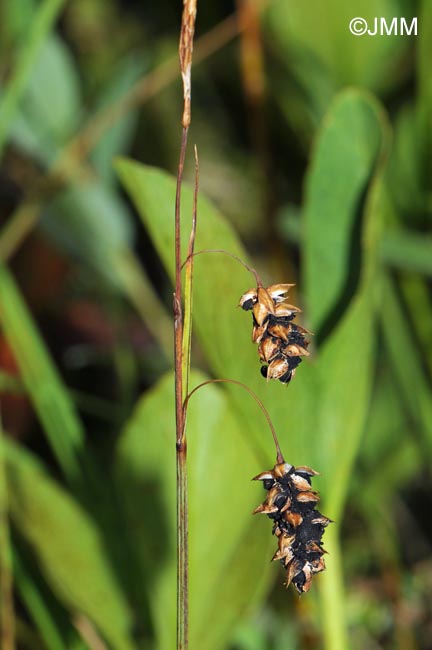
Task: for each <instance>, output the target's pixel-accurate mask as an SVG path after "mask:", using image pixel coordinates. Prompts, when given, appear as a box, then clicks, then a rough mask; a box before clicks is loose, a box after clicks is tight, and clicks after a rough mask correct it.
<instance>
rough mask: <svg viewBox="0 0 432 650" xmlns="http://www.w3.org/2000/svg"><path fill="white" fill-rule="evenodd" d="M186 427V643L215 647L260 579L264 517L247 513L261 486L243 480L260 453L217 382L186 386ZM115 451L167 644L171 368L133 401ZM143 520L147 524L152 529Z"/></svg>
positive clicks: (143, 572)
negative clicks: (189, 394) (190, 390)
mask: <svg viewBox="0 0 432 650" xmlns="http://www.w3.org/2000/svg"><path fill="white" fill-rule="evenodd" d="M192 379H193V383H195V384H197V383H199V382H200V381H202V380H203V377H202V376H201V375H197V374H196V373H193V377H192ZM187 431H188V433H187V435H188V474H189V475H188V483H189V485H188V491H189V515H190V537H189V554H190V571H189V580H190V582H189V586H190V601H189V602H190V634H189V638H190V647H191V649H194V648H200V650H213V649H214V650H216V649H217V650H219V649H220V648H222V647H225V644H226V642H227V641H228V639H229V637H230V634H231V633H232V629H233V626H234V624H235V623H236V621H237V618H238V616H239V614H240V612H243V611H244V609H245V608H247V607H251V606H253V604H254V603H255V602H256V601H257V598H259V596H260V595H262V594H263V590H264V589H265V587H266V586H267V585H268V580H269V577H270V575H269V574H270V571H271V569H269V563H268V562H267V559H269V557H271V547H270V546H269V545H271V544H272V538H271V530H270V528H271V526H270V527H269V525H268V524H269V522H268V521H265V519H264V518H263V519H261V520H260V519H259V518H258V517H257V518H256V519H255V520H254V519H252V516H251V511H252V508H253V507H254V505H256V504H257V503H259V501H260V500H261V498H262V496H263V493H262V490H260V489H259V488H258V487H257V486H253V485H251V483H250V478H251V475H253V472H254V471H255V470H257V469H258V468H260V458H259V457H258V458H257V456H256V454H255V453H254V447H253V445H251V444H250V441H249V439H248V433H247V431H244V430H243V429H242V426H241V423H240V422H239V421H238V420H237V419H236V418H235V417H234V415H233V413H232V410H231V408H230V406H229V402H228V400H227V397H226V391H225V390H224V389H223V388H221V387H219V386H218V387H216V386H206V387H205V388H203V389H202V390H200V391H199V392H198V393H197V394H196V395H194V396H193V398H192V400H191V402H190V406H189V411H188V423H187ZM118 461H119V478H120V481H121V486H122V489H123V493H124V501H125V510H126V514H127V516H128V522H129V535H133V536H134V554H135V558H136V561H137V571H136V572H135V579H136V581H137V583H138V584H143V585H144V587H145V589H146V591H147V593H148V596H149V600H150V606H151V608H152V612H153V619H154V624H155V630H156V637H157V638H156V646H157V648H158V649H160V650H165V649H166V650H168V649H170V648H172V647H173V646H174V645H175V611H176V609H175V608H176V603H175V585H176V566H175V539H176V515H175V512H176V506H175V475H176V472H175V426H174V393H173V377H172V375H171V374H170V375H168V376H166V377H165V378H164V379H163V380H161V382H160V383H159V384H158V385H157V386H156V387H155V388H154V389H152V391H151V392H150V393H148V394H147V395H146V396H145V397H144V398H143V400H142V401H141V403H140V404H139V406H138V408H137V410H136V411H135V413H134V414H133V416H132V418H131V420H130V422H129V424H128V425H127V426H126V429H125V430H124V432H123V434H122V438H121V441H120V447H119V456H118ZM148 521H152V525H153V527H154V530H153V532H152V534H151V535H149V529H148ZM272 545H274V542H273V544H272ZM273 575H274V574H273ZM144 576H147V579H146V581H145V583H144ZM215 611H217V612H218V615H217V616H215Z"/></svg>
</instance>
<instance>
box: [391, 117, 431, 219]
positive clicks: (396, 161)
mask: <svg viewBox="0 0 432 650" xmlns="http://www.w3.org/2000/svg"><path fill="white" fill-rule="evenodd" d="M424 153H425V152H424V136H423V131H422V124H421V120H420V119H419V114H418V111H417V110H416V108H415V107H414V106H413V105H411V104H408V105H404V106H403V107H402V108H401V110H400V111H399V113H398V114H397V116H396V120H395V125H394V143H393V147H392V153H391V156H390V160H389V167H388V173H387V182H388V186H389V192H390V194H391V196H392V199H393V202H394V204H395V205H396V208H397V210H398V211H399V212H400V213H401V216H402V220H403V221H405V224H406V226H407V227H408V228H413V227H415V225H416V223H418V224H419V226H420V227H421V226H422V225H423V224H422V220H423V219H424V214H425V212H427V210H428V201H429V202H430V199H428V196H427V194H426V192H425V181H427V180H428V179H427V175H426V174H425V173H424V167H425V158H424Z"/></svg>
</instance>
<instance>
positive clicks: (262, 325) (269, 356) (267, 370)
mask: <svg viewBox="0 0 432 650" xmlns="http://www.w3.org/2000/svg"><path fill="white" fill-rule="evenodd" d="M293 286H294V285H293V284H272V285H270V286H269V287H267V288H266V289H265V288H264V287H261V286H260V287H257V288H256V289H248V290H247V291H246V292H245V293H244V294H243V295H242V297H241V298H240V302H239V306H240V307H241V308H242V309H244V310H245V311H252V318H253V329H252V341H253V343H258V345H259V347H258V354H259V358H260V361H261V363H262V364H263V365H262V366H261V374H262V375H263V376H264V377H266V378H267V380H269V379H278V380H279V381H281V382H282V383H283V384H287V383H288V382H289V381H291V379H292V378H293V377H294V375H295V372H296V368H297V366H298V365H299V364H300V363H301V357H304V356H308V355H309V352H308V345H309V341H308V340H307V339H306V338H305V334H310V332H308V330H307V329H305V328H304V327H301V326H300V325H297V324H296V323H294V322H293V320H294V318H295V316H296V314H297V313H299V312H301V309H299V308H298V307H295V306H294V305H291V304H290V303H288V302H287V297H288V292H289V290H290V289H291V287H293Z"/></svg>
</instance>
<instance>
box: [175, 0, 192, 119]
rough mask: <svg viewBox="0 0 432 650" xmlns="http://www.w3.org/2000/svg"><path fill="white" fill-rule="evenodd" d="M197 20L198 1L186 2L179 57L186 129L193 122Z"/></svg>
mask: <svg viewBox="0 0 432 650" xmlns="http://www.w3.org/2000/svg"><path fill="white" fill-rule="evenodd" d="M195 18H196V0H184V2H183V15H182V25H181V31H180V44H179V57H180V70H181V75H182V79H183V98H184V110H183V117H182V125H183V128H185V129H187V128H188V127H189V125H190V121H191V69H192V52H193V38H194V32H195Z"/></svg>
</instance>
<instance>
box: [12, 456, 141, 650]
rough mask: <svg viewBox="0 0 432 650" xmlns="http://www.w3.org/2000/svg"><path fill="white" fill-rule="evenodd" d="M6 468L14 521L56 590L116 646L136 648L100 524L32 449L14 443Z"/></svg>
mask: <svg viewBox="0 0 432 650" xmlns="http://www.w3.org/2000/svg"><path fill="white" fill-rule="evenodd" d="M6 471H7V481H8V489H9V494H10V511H11V517H12V520H13V522H14V524H15V525H16V526H17V527H18V529H19V530H20V532H21V534H22V535H23V536H24V537H25V539H26V540H27V541H28V543H29V544H31V546H32V547H33V549H34V551H35V553H36V555H37V557H38V559H39V563H40V567H41V570H42V571H43V574H44V576H45V578H46V580H47V582H48V583H49V584H50V586H51V588H52V590H53V591H54V593H55V594H56V595H57V596H58V598H59V599H60V600H61V601H63V603H65V604H66V605H67V607H68V608H69V609H70V611H71V612H72V614H75V613H82V614H84V615H86V616H88V617H89V618H90V619H91V620H92V621H93V622H94V623H95V625H96V626H97V627H98V628H99V630H100V631H101V633H102V634H103V636H104V637H105V638H106V640H107V641H108V643H109V645H110V647H113V648H116V649H118V650H133V648H134V646H133V644H132V642H131V639H130V615H129V610H128V606H127V604H126V602H125V599H124V596H123V594H122V592H121V591H120V588H119V585H118V583H117V580H116V578H115V576H114V572H113V569H112V567H111V566H110V562H109V559H108V557H107V553H106V549H105V542H104V539H103V536H102V534H101V532H100V531H99V530H98V528H97V526H96V525H95V524H94V522H93V521H92V520H91V519H90V517H89V516H88V515H87V514H86V512H85V511H84V510H83V509H82V508H81V507H80V506H79V505H78V504H77V503H76V502H75V501H74V500H73V499H72V498H71V496H70V495H68V494H67V493H66V492H65V490H64V489H62V488H61V487H60V485H58V484H57V483H56V482H55V481H53V480H52V479H51V478H50V477H49V476H48V475H47V474H46V472H45V471H44V470H43V469H42V468H41V466H40V465H39V464H38V463H37V462H36V461H35V459H33V458H32V457H31V456H30V454H28V452H24V451H23V450H22V449H21V448H19V447H16V446H14V445H9V446H8V449H7V458H6Z"/></svg>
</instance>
